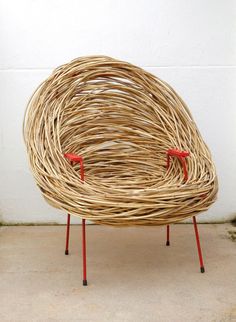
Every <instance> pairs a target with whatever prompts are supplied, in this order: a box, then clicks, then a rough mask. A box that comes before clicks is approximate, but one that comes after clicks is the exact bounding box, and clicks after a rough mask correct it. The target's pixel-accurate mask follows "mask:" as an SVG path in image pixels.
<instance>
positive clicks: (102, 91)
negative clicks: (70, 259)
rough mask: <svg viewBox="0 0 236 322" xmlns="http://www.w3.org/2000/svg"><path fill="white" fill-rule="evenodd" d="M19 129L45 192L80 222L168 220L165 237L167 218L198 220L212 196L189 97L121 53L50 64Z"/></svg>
mask: <svg viewBox="0 0 236 322" xmlns="http://www.w3.org/2000/svg"><path fill="white" fill-rule="evenodd" d="M24 138H25V143H26V146H27V151H28V155H29V160H30V165H31V168H32V172H33V174H34V177H35V179H36V182H37V185H38V186H39V188H40V190H41V192H42V194H43V196H44V198H45V199H46V200H47V201H48V202H49V203H50V204H51V205H53V206H54V207H56V208H59V209H63V210H65V211H66V212H68V213H70V214H73V215H76V216H79V217H81V218H82V219H83V225H84V223H85V219H88V220H91V221H93V222H95V223H97V224H106V225H113V226H129V225H167V235H168V236H167V237H168V240H167V244H169V224H171V223H175V222H177V221H180V220H183V219H186V218H188V217H193V218H194V220H195V215H197V214H198V213H200V212H202V211H206V210H207V209H208V208H209V207H210V205H211V204H212V203H213V202H214V201H215V198H216V194H217V189H218V184H217V177H216V172H215V167H214V164H213V162H212V158H211V154H210V152H209V150H208V148H207V146H206V144H205V143H204V141H203V139H202V137H201V135H200V133H199V130H198V129H197V126H196V124H195V123H194V121H193V118H192V116H191V114H190V112H189V110H188V108H187V106H186V104H185V103H184V102H183V101H182V99H181V98H180V97H179V96H178V94H177V93H176V92H175V91H174V90H173V89H172V88H171V87H170V86H169V85H168V84H167V83H165V82H163V81H162V80H160V79H159V78H157V77H155V76H154V75H152V74H150V73H148V72H146V71H144V70H143V69H141V68H139V67H136V66H134V65H131V64H129V63H127V62H123V61H118V60H116V59H113V58H110V57H105V56H91V57H81V58H78V59H75V60H73V61H72V62H70V63H68V64H65V65H62V66H61V67H59V68H57V69H56V70H54V72H53V73H52V75H51V76H50V77H49V78H48V79H46V80H45V81H44V82H43V83H42V84H41V85H40V86H39V87H38V89H37V90H36V91H35V93H34V94H33V96H32V98H31V100H30V102H29V104H28V107H27V110H26V114H25V120H24ZM195 223H196V222H195ZM69 225H70V219H69V217H68V219H67V249H66V253H67V254H68V242H69V241H68V238H69ZM195 227H196V229H197V226H196V225H195ZM196 232H197V230H196ZM83 234H84V235H83V237H84V239H83V240H84V243H85V228H84V229H83ZM197 235H198V234H197ZM197 235H196V237H197ZM199 250H200V244H199ZM84 254H85V250H84ZM199 255H200V254H199ZM200 265H201V270H202V271H203V270H204V268H203V263H200ZM85 275H86V272H85ZM85 280H86V276H84V281H85ZM86 283H87V282H84V284H86Z"/></svg>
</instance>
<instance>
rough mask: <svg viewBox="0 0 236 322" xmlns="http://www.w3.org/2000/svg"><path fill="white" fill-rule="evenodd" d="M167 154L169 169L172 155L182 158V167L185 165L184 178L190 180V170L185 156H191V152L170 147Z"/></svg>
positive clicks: (167, 166)
mask: <svg viewBox="0 0 236 322" xmlns="http://www.w3.org/2000/svg"><path fill="white" fill-rule="evenodd" d="M166 154H167V164H166V168H167V170H168V169H169V167H170V157H177V158H178V159H179V160H180V162H181V164H182V167H183V171H184V180H185V181H187V180H188V171H187V165H186V160H185V158H186V157H187V156H189V152H187V151H180V150H177V149H170V150H168V151H167V153H166Z"/></svg>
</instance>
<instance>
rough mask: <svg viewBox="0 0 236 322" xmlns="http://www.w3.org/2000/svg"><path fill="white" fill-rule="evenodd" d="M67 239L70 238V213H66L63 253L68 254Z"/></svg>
mask: <svg viewBox="0 0 236 322" xmlns="http://www.w3.org/2000/svg"><path fill="white" fill-rule="evenodd" d="M69 240H70V214H68V215H67V226H66V249H65V255H68V254H69Z"/></svg>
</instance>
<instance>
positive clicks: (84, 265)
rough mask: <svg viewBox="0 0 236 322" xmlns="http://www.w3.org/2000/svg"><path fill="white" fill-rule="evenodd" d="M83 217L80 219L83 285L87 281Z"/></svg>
mask: <svg viewBox="0 0 236 322" xmlns="http://www.w3.org/2000/svg"><path fill="white" fill-rule="evenodd" d="M85 228H86V226H85V219H82V247H83V285H84V286H86V285H88V283H87V263H86V230H85Z"/></svg>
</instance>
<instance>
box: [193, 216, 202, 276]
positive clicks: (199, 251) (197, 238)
mask: <svg viewBox="0 0 236 322" xmlns="http://www.w3.org/2000/svg"><path fill="white" fill-rule="evenodd" d="M193 224H194V230H195V236H196V242H197V250H198V256H199V262H200V271H201V273H204V272H205V268H204V264H203V258H202V250H201V245H200V239H199V234H198V228H197V222H196V217H195V216H193Z"/></svg>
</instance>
